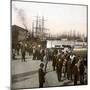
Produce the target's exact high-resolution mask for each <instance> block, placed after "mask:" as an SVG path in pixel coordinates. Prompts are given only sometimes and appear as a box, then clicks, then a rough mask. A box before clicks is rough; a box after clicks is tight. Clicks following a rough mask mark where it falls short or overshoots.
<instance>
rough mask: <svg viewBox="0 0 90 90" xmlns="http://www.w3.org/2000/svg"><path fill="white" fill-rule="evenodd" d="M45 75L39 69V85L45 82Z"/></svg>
mask: <svg viewBox="0 0 90 90" xmlns="http://www.w3.org/2000/svg"><path fill="white" fill-rule="evenodd" d="M44 76H45V73H44V71H43V69H41V68H40V69H39V83H40V84H41V83H44V82H45V77H44Z"/></svg>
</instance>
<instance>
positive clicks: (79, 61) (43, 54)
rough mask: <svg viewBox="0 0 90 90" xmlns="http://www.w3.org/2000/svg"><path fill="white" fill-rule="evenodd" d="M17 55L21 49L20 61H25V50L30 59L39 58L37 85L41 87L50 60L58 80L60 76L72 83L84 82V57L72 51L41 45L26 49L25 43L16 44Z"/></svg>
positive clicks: (60, 78) (82, 83) (59, 80)
mask: <svg viewBox="0 0 90 90" xmlns="http://www.w3.org/2000/svg"><path fill="white" fill-rule="evenodd" d="M17 47H18V48H17V50H16V52H17V55H19V49H21V56H22V59H21V60H22V62H26V59H25V56H26V52H28V53H29V55H31V54H32V56H33V58H32V60H41V64H40V68H39V71H38V73H39V87H40V88H41V87H43V84H44V83H45V75H46V74H47V73H48V72H47V65H48V62H49V61H51V62H52V68H53V71H56V74H57V79H58V82H61V80H62V77H63V78H65V79H67V80H71V81H73V82H74V85H77V84H78V81H80V84H81V85H84V84H85V82H86V81H85V68H86V66H85V62H84V58H82V57H81V56H78V55H75V54H73V53H72V52H68V51H66V52H63V51H62V50H60V49H47V48H41V47H33V48H29V49H30V50H28V49H27V45H22V46H21V47H20V48H19V46H17ZM15 55H16V54H15V50H13V59H15Z"/></svg>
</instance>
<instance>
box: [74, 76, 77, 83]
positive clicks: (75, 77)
mask: <svg viewBox="0 0 90 90" xmlns="http://www.w3.org/2000/svg"><path fill="white" fill-rule="evenodd" d="M77 81H78V80H77V75H74V85H77Z"/></svg>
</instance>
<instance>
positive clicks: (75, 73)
mask: <svg viewBox="0 0 90 90" xmlns="http://www.w3.org/2000/svg"><path fill="white" fill-rule="evenodd" d="M78 73H79V72H78V67H77V63H76V64H75V65H74V67H73V75H74V85H77V81H78V78H79V76H78Z"/></svg>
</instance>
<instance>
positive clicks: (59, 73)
mask: <svg viewBox="0 0 90 90" xmlns="http://www.w3.org/2000/svg"><path fill="white" fill-rule="evenodd" d="M57 77H58V81H60V80H61V70H60V71H57Z"/></svg>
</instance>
